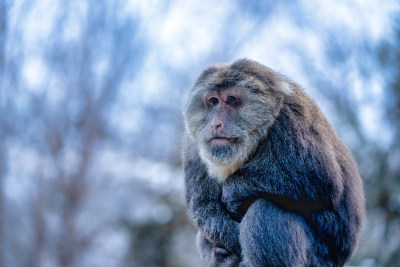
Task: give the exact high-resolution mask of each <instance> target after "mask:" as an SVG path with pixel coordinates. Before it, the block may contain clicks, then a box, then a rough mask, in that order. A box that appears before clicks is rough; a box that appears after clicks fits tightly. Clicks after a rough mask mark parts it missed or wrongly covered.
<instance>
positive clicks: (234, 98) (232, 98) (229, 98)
mask: <svg viewBox="0 0 400 267" xmlns="http://www.w3.org/2000/svg"><path fill="white" fill-rule="evenodd" d="M235 102H236V97H234V96H231V95H230V96H228V97H227V98H226V103H227V104H228V105H232V104H233V103H235Z"/></svg>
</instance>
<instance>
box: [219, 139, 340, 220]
mask: <svg viewBox="0 0 400 267" xmlns="http://www.w3.org/2000/svg"><path fill="white" fill-rule="evenodd" d="M290 140H293V138H292V139H289V141H286V142H285V144H283V141H282V138H281V139H279V140H274V142H266V143H265V144H264V145H263V147H261V149H260V150H259V151H258V152H257V154H256V155H255V157H254V158H253V160H252V161H251V162H249V163H248V164H246V165H244V166H243V167H242V168H241V169H240V170H239V171H238V172H236V173H235V174H234V175H232V176H231V177H230V178H229V179H228V180H227V181H226V182H225V183H224V184H223V196H222V200H223V202H225V203H226V205H227V208H228V210H229V211H230V212H233V213H237V212H239V213H241V215H244V213H245V212H246V210H247V207H248V206H249V205H250V204H251V203H252V201H254V200H256V199H257V198H266V199H269V200H271V201H272V202H275V203H277V204H279V205H280V206H282V207H284V208H287V209H289V210H293V211H295V212H299V213H302V214H303V215H309V214H310V213H312V212H314V211H316V210H320V209H322V208H326V207H329V206H332V205H334V204H335V203H337V202H338V201H339V199H340V198H341V195H342V193H343V184H342V177H341V175H342V173H341V172H340V168H338V167H336V168H334V167H335V166H336V165H337V162H333V160H331V159H330V158H328V157H327V156H326V155H324V154H323V153H324V151H309V150H307V149H303V148H302V147H300V146H299V145H298V144H296V143H292V144H291V143H290ZM329 160H330V161H329ZM332 166H334V167H332ZM338 170H339V171H338Z"/></svg>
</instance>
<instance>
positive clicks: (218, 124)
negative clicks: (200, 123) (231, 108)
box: [210, 122, 222, 129]
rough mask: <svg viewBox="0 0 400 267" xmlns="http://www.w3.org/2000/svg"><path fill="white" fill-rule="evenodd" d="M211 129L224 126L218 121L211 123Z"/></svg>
mask: <svg viewBox="0 0 400 267" xmlns="http://www.w3.org/2000/svg"><path fill="white" fill-rule="evenodd" d="M210 127H211V129H218V128H222V123H220V122H217V123H211V124H210Z"/></svg>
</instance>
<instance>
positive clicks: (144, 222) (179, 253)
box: [0, 0, 400, 267]
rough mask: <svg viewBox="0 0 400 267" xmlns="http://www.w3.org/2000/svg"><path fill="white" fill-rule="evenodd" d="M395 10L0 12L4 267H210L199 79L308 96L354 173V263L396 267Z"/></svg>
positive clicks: (243, 1) (57, 2) (256, 6)
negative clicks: (200, 241) (258, 70)
mask: <svg viewBox="0 0 400 267" xmlns="http://www.w3.org/2000/svg"><path fill="white" fill-rule="evenodd" d="M399 18H400V3H399V1H395V0H392V1H391V0H388V1H379V0H366V1H362V0H358V1H344V0H343V1H333V0H332V1H317V0H296V1H256V0H235V1H228V0H222V1H212V0H201V1H184V0H173V1H141V0H130V1H122V0H116V1H113V0H104V1H96V0H70V1H61V0H0V267H9V266H11V267H13V266H17V267H19V266H22V267H24V266H46V267H47V266H65V267H67V266H116V267H119V266H121V267H122V266H201V264H200V262H199V256H198V254H197V252H196V249H195V244H194V243H195V233H194V228H193V227H192V226H191V225H190V223H189V221H188V219H187V216H186V213H185V209H184V195H183V174H182V169H181V155H180V147H181V143H180V142H181V136H182V131H183V126H182V108H183V106H184V103H185V99H186V97H187V94H188V90H189V89H190V88H191V86H192V85H193V84H194V81H195V79H196V78H197V76H198V75H199V74H200V72H201V71H202V69H204V68H205V67H206V66H208V65H210V64H214V63H218V62H232V61H234V60H236V59H239V58H250V59H254V60H257V61H259V62H261V63H262V64H265V65H267V66H269V67H271V68H273V69H275V70H277V71H279V72H281V73H282V74H284V75H287V76H289V77H290V78H291V79H293V80H294V81H296V82H298V83H299V84H300V85H302V86H303V87H304V88H305V90H306V91H307V92H308V93H309V94H310V95H311V96H312V97H313V98H314V99H315V100H316V101H317V103H319V105H320V106H321V108H322V110H323V112H324V113H325V114H326V116H327V117H328V119H329V121H330V122H331V123H332V125H333V126H334V128H335V130H336V131H337V133H338V135H339V136H340V137H341V138H342V139H343V140H344V142H345V143H346V144H347V145H348V146H349V147H350V149H351V150H352V152H353V153H354V155H355V157H356V160H357V162H358V164H359V168H360V172H361V175H362V178H363V180H364V186H365V191H366V199H367V209H368V211H367V222H366V224H365V227H364V232H363V238H362V240H361V242H360V246H359V249H358V250H357V252H356V254H355V256H354V258H353V260H352V262H351V265H360V266H400V238H399V237H400V19H399Z"/></svg>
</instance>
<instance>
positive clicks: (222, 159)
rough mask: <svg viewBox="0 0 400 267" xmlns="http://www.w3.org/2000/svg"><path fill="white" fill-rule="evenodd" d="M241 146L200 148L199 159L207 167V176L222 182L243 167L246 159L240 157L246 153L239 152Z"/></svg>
mask: <svg viewBox="0 0 400 267" xmlns="http://www.w3.org/2000/svg"><path fill="white" fill-rule="evenodd" d="M241 148H242V147H241V146H240V145H239V146H236V147H232V145H224V146H215V145H209V146H208V147H206V146H205V145H203V146H201V147H200V149H199V150H200V151H199V152H200V158H201V159H202V161H203V162H204V163H206V166H207V172H208V174H209V175H210V176H211V177H213V178H215V179H217V180H218V181H219V182H224V181H225V180H226V179H227V178H228V177H229V176H230V175H231V174H233V173H234V172H235V171H237V170H238V169H239V168H240V167H242V166H243V164H244V162H245V160H246V158H245V157H242V155H245V154H247V153H245V152H243V151H241Z"/></svg>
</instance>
